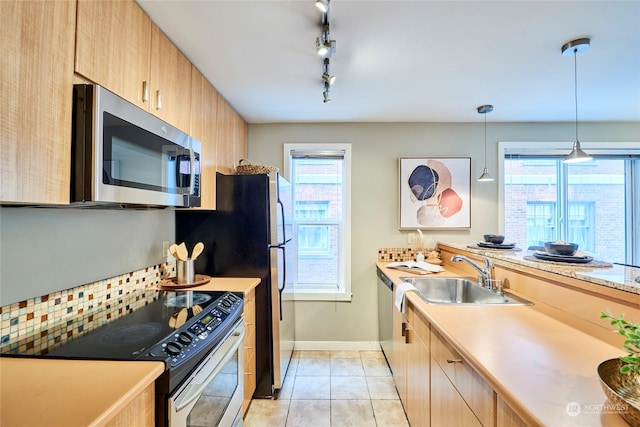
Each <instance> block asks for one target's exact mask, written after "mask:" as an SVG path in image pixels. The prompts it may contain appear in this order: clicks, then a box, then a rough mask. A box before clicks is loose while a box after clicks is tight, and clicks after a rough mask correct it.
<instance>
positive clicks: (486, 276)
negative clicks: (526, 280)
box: [451, 255, 502, 292]
mask: <svg viewBox="0 0 640 427" xmlns="http://www.w3.org/2000/svg"><path fill="white" fill-rule="evenodd" d="M482 258H484V268H482V267H480V266H479V265H478V264H476V263H475V262H474V261H472V260H471V259H470V258H467V257H466V256H464V255H454V256H452V257H451V261H453V262H460V261H464V262H466V263H467V264H469V265H470V266H471V267H473V268H474V269H475V270H476V271H477V272H478V273H479V274H480V276H479V277H478V284H479V285H480V286H483V287H484V288H486V289H488V290H490V291H493V286H492V279H493V262H492V261H491V260H490V259H489V258H488V257H486V256H483V257H482ZM501 291H502V290H501V289H499V290H498V292H501Z"/></svg>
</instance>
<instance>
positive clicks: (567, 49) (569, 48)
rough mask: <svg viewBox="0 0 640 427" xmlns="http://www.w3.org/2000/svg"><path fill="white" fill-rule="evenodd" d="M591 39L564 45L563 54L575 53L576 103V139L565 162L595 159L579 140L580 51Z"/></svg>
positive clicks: (584, 48) (583, 49) (582, 50)
mask: <svg viewBox="0 0 640 427" xmlns="http://www.w3.org/2000/svg"><path fill="white" fill-rule="evenodd" d="M590 44H591V39H588V38H584V39H577V40H573V41H570V42H568V43H565V44H564V45H562V55H564V56H570V55H572V54H573V84H574V86H573V90H574V99H575V105H576V140H575V142H574V143H573V149H572V150H571V152H570V153H569V155H568V156H567V157H565V158H564V160H562V161H563V162H564V163H581V162H588V161H590V160H593V158H592V157H591V156H590V155H588V154H587V153H585V152H584V151H582V148H581V147H580V141H579V140H578V59H577V56H578V53H580V52H584V51H585V50H587V49H589V46H590Z"/></svg>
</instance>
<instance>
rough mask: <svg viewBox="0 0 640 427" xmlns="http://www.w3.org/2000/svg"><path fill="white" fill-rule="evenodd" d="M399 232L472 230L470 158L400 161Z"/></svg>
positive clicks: (416, 158)
mask: <svg viewBox="0 0 640 427" xmlns="http://www.w3.org/2000/svg"><path fill="white" fill-rule="evenodd" d="M399 169H400V203H399V206H400V215H399V216H400V230H415V229H423V230H429V229H432V230H433V229H469V228H471V158H470V157H454V158H430V157H401V158H400V167H399Z"/></svg>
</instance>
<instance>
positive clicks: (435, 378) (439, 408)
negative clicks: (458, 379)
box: [431, 357, 482, 427]
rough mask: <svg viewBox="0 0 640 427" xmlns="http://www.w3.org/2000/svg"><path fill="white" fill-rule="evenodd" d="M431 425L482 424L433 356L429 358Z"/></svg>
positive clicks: (467, 426)
mask: <svg viewBox="0 0 640 427" xmlns="http://www.w3.org/2000/svg"><path fill="white" fill-rule="evenodd" d="M431 425H432V426H434V427H435V426H465V427H481V426H482V423H481V422H480V420H478V418H477V417H476V416H475V415H474V413H473V411H472V410H471V409H470V408H469V406H468V405H467V404H466V402H465V401H464V399H463V398H462V396H460V394H459V393H458V390H456V388H455V387H454V386H453V384H451V381H449V378H448V377H447V375H446V374H445V373H444V371H443V370H442V369H441V368H440V365H438V362H437V361H436V360H435V358H433V357H432V360H431Z"/></svg>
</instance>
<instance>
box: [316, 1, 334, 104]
mask: <svg viewBox="0 0 640 427" xmlns="http://www.w3.org/2000/svg"><path fill="white" fill-rule="evenodd" d="M329 2H330V0H317V1H316V7H317V8H318V9H320V10H321V11H322V20H321V22H320V24H321V25H322V33H321V34H320V36H318V37H316V52H317V53H318V55H320V56H321V57H323V60H322V82H323V84H324V92H323V93H322V95H323V97H324V103H325V104H326V103H328V102H331V99H329V87H330V86H331V85H332V84H333V83H334V82H335V80H336V76H334V75H332V74H331V70H330V69H329V58H330V57H331V55H332V54H333V53H335V51H336V41H335V40H331V33H330V31H329V29H330V25H329Z"/></svg>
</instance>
